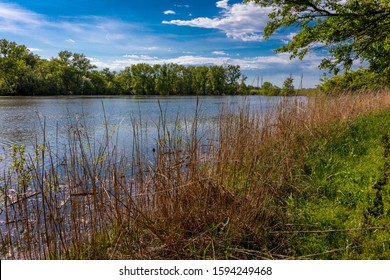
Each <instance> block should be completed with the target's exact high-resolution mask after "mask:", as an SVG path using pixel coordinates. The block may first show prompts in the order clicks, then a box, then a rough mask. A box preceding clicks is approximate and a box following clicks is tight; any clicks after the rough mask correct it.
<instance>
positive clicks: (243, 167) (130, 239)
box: [1, 92, 390, 259]
mask: <svg viewBox="0 0 390 280" xmlns="http://www.w3.org/2000/svg"><path fill="white" fill-rule="evenodd" d="M389 108H390V93H388V92H382V93H366V94H362V95H348V96H347V95H346V96H339V97H326V98H325V97H324V98H321V97H318V98H313V99H309V100H308V101H307V102H298V101H297V100H296V99H295V100H292V99H285V100H284V101H283V102H282V103H281V104H279V105H278V106H275V107H273V108H271V109H269V110H268V111H267V112H257V113H256V112H253V111H250V110H249V107H244V108H242V109H241V110H240V112H239V113H235V114H233V113H232V112H230V111H229V110H228V109H226V111H224V112H221V114H220V116H219V118H218V120H216V122H215V124H214V126H213V127H211V128H210V129H209V130H208V131H207V132H202V133H200V130H198V129H199V125H198V120H199V118H197V117H196V118H195V119H194V121H192V122H191V123H185V125H184V126H183V125H182V122H180V120H178V121H177V123H176V125H175V126H174V127H169V126H167V125H166V122H165V120H164V117H163V116H162V118H161V120H160V123H159V124H157V125H158V131H159V135H158V137H157V139H155V140H153V141H155V142H154V143H155V148H154V149H153V151H151V152H150V153H149V154H148V153H146V154H145V153H144V152H142V151H144V150H145V149H144V147H145V146H147V145H149V144H150V142H151V140H150V139H149V140H148V139H147V135H145V134H144V133H143V132H142V131H143V130H142V127H141V126H142V124H141V123H138V122H136V121H134V122H133V131H134V143H133V150H132V153H131V154H129V155H121V154H119V155H118V154H117V153H116V149H115V146H113V145H112V143H111V141H112V138H111V136H112V135H111V134H110V129H109V128H107V133H106V134H107V135H106V137H105V140H104V141H101V142H99V143H100V144H97V143H92V142H90V141H92V140H90V139H89V138H88V135H85V134H84V132H83V130H82V129H81V128H80V127H78V126H77V125H75V126H73V127H72V129H71V130H70V134H69V139H68V144H67V146H66V149H67V153H66V156H65V158H63V159H61V160H60V161H59V160H58V158H57V157H56V155H55V153H54V152H52V151H51V149H50V143H43V144H40V145H37V147H36V153H35V155H25V153H24V151H23V150H20V148H16V147H15V149H14V151H13V153H12V154H11V159H12V162H13V164H12V166H11V168H10V169H9V171H8V172H6V173H5V174H4V176H3V178H2V197H3V204H4V205H5V206H4V207H3V208H4V210H3V212H4V214H3V215H5V217H6V219H5V225H4V227H3V229H4V230H2V232H1V249H2V250H1V252H2V258H11V259H12V258H16V259H20V258H28V259H31V258H32V259H39V258H45V259H280V258H283V259H286V258H291V259H297V258H309V259H311V258H325V259H332V258H336V259H339V258H357V259H360V258H362V259H369V258H376V259H378V258H387V259H388V258H389V253H388V251H389V250H388V249H389V248H388V247H389V243H388V241H389V240H390V237H389V235H390V233H389V228H388V226H387V224H389V223H388V220H389V191H388V184H387V176H388V175H387V174H388V169H389V167H388V164H389V163H388V162H387V158H388V156H389V149H390V148H389V146H390V144H389V142H390V141H389V138H390V137H389V136H388V133H389V132H390V131H389V128H390V122H389V120H390V113H389V111H388V110H389ZM43 133H45V131H44V126H43ZM92 147H94V148H92ZM42 165H45V166H49V167H50V168H46V169H42V168H41V166H42Z"/></svg>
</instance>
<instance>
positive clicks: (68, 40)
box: [65, 39, 76, 44]
mask: <svg viewBox="0 0 390 280" xmlns="http://www.w3.org/2000/svg"><path fill="white" fill-rule="evenodd" d="M65 42H68V43H72V44H74V43H76V41H75V40H73V39H66V40H65Z"/></svg>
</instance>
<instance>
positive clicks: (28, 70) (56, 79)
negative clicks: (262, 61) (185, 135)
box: [0, 39, 247, 95]
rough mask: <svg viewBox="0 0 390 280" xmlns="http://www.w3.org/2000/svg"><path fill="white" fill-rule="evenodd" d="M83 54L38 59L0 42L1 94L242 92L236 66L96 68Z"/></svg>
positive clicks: (64, 53)
mask: <svg viewBox="0 0 390 280" xmlns="http://www.w3.org/2000/svg"><path fill="white" fill-rule="evenodd" d="M96 68H97V67H96V66H95V65H93V64H91V61H90V60H89V59H88V58H87V57H86V56H85V55H84V54H79V53H72V52H70V51H61V52H60V53H59V54H58V57H55V58H52V59H50V60H45V59H41V58H40V57H39V56H37V55H34V54H32V53H31V52H30V51H29V50H28V49H27V47H26V46H23V45H17V44H16V43H14V42H9V41H7V40H5V39H3V40H0V95H92V94H97V95H99V94H104V95H112V94H136V95H215V94H216V95H222V94H230V95H235V94H247V88H246V86H245V79H246V77H245V76H244V75H242V74H241V70H240V66H234V65H228V66H227V67H222V66H183V65H178V64H173V63H170V64H164V65H153V66H152V65H149V64H145V63H141V64H134V65H131V66H129V67H126V68H125V69H123V70H121V71H119V72H115V71H110V69H108V68H105V69H103V70H97V69H96Z"/></svg>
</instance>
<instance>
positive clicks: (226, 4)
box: [215, 0, 229, 9]
mask: <svg viewBox="0 0 390 280" xmlns="http://www.w3.org/2000/svg"><path fill="white" fill-rule="evenodd" d="M215 5H216V6H217V7H218V8H221V9H229V0H222V1H218V2H217V3H215Z"/></svg>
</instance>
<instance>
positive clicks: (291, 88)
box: [281, 77, 295, 95]
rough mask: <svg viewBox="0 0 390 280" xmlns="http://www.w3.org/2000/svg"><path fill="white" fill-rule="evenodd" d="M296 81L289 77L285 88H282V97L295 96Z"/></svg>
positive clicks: (284, 84) (284, 85) (284, 83)
mask: <svg viewBox="0 0 390 280" xmlns="http://www.w3.org/2000/svg"><path fill="white" fill-rule="evenodd" d="M293 82H294V79H293V78H292V77H288V78H287V79H286V80H284V82H283V87H282V91H281V93H282V95H294V94H295V90H294V84H293Z"/></svg>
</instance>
